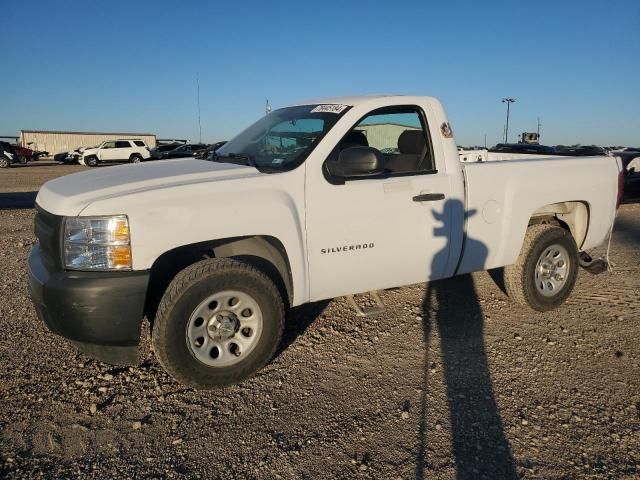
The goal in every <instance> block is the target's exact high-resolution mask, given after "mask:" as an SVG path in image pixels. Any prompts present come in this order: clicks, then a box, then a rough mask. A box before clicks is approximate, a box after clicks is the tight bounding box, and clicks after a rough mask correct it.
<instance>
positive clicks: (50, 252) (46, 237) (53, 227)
mask: <svg viewBox="0 0 640 480" xmlns="http://www.w3.org/2000/svg"><path fill="white" fill-rule="evenodd" d="M34 222H35V232H36V237H38V241H39V242H40V254H41V255H42V261H43V263H44V265H45V266H46V267H47V269H48V270H54V271H56V270H57V271H60V270H62V262H61V260H60V251H61V245H60V242H61V238H62V233H61V230H62V216H60V215H54V214H53V213H49V212H47V211H46V210H44V209H43V208H42V207H40V205H38V204H36V217H35V220H34Z"/></svg>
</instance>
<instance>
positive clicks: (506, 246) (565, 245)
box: [29, 96, 622, 388]
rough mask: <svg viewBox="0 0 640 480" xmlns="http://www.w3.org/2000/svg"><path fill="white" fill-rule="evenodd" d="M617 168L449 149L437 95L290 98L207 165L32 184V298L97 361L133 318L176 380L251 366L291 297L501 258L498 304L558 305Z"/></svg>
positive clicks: (596, 232)
mask: <svg viewBox="0 0 640 480" xmlns="http://www.w3.org/2000/svg"><path fill="white" fill-rule="evenodd" d="M621 178H622V177H621V166H620V162H619V160H617V159H616V158H613V157H606V156H603V157H588V158H585V157H582V158H578V157H573V158H549V157H548V156H547V157H544V158H540V159H529V160H522V161H520V160H509V161H504V162H502V161H492V162H487V163H463V162H461V161H460V159H459V157H458V152H457V149H456V144H455V141H454V139H453V134H452V129H451V126H450V124H449V122H448V120H447V116H446V114H445V111H444V110H443V108H442V105H441V104H440V102H439V101H438V100H436V99H435V98H430V97H414V96H372V97H355V98H334V99H324V100H317V101H309V102H303V103H299V104H295V105H292V106H289V107H286V108H281V109H279V110H275V111H273V112H272V113H270V114H269V115H267V116H265V117H264V118H262V119H260V120H259V121H257V122H256V123H255V124H253V125H252V126H250V127H249V128H248V129H246V130H245V131H243V132H242V133H240V134H239V135H238V136H237V137H235V138H234V139H233V140H231V141H230V142H228V143H227V144H226V145H224V146H223V147H222V148H220V149H219V150H218V151H217V152H216V155H215V157H214V158H213V160H212V161H203V160H194V159H189V160H187V159H177V160H169V161H166V162H155V163H150V164H139V165H125V166H117V167H111V168H108V169H100V170H98V171H91V172H83V173H77V174H74V175H69V176H65V177H61V178H58V179H55V180H52V181H50V182H48V183H46V184H45V185H44V186H43V187H42V188H41V190H40V192H39V193H38V196H37V199H36V203H37V205H36V208H37V214H36V218H35V230H36V235H37V237H38V240H39V242H38V243H37V244H36V245H35V246H34V248H33V252H32V254H31V257H30V259H29V271H30V289H31V295H32V299H33V302H34V304H35V306H36V309H37V311H38V315H39V316H40V318H41V319H42V320H43V321H44V322H45V323H46V324H47V325H48V327H49V328H50V329H51V330H52V331H54V332H57V333H58V334H60V335H63V336H65V337H67V338H68V339H70V340H71V341H73V342H74V343H75V344H76V345H77V346H78V347H79V348H80V349H81V350H82V351H84V352H87V353H89V354H90V355H92V356H94V357H96V358H99V359H102V360H105V361H109V362H111V363H130V362H135V361H136V356H137V349H138V344H139V341H140V328H141V322H142V320H143V318H144V317H145V316H146V317H147V318H148V319H149V320H150V322H151V326H152V344H153V349H154V351H155V354H156V356H157V358H158V359H159V361H160V363H161V364H162V365H163V367H164V368H165V369H166V370H167V371H168V372H169V373H170V374H171V375H172V376H173V377H174V378H176V379H177V380H179V381H181V382H183V383H185V384H188V385H191V386H194V387H197V388H210V387H214V386H220V385H226V384H230V383H233V382H236V381H239V380H241V379H243V378H246V377H247V376H249V375H251V374H252V373H253V372H255V371H256V370H257V369H259V368H261V367H262V366H263V365H265V363H267V362H268V361H269V359H270V358H271V357H272V355H273V354H274V352H275V350H276V347H277V346H278V344H279V342H280V339H281V335H282V331H283V324H284V321H285V309H286V308H288V307H292V306H296V305H300V304H304V303H307V302H313V301H316V300H322V299H329V298H333V297H338V296H347V297H350V299H351V300H353V297H352V295H354V294H360V293H364V292H377V291H380V290H384V289H387V288H391V287H398V286H402V285H408V284H413V283H418V282H427V281H433V280H438V279H441V278H446V277H451V276H453V275H460V274H464V273H468V272H474V271H479V270H487V269H495V268H502V267H504V278H505V284H506V290H507V293H508V294H509V296H510V297H512V299H513V300H514V301H516V302H518V303H520V304H522V305H524V306H529V307H531V308H533V309H535V310H539V311H545V310H549V309H551V308H554V307H556V306H558V305H560V304H561V303H562V302H564V301H565V299H566V298H567V297H568V295H569V294H570V292H571V290H572V289H573V286H574V283H575V281H576V276H577V273H578V267H579V252H585V251H587V250H589V249H592V248H593V247H596V246H598V245H600V244H601V243H602V242H604V241H605V239H606V238H607V235H608V233H609V231H610V229H611V227H612V224H613V221H614V217H615V212H616V207H617V196H618V197H619V195H620V193H621V192H620V181H621ZM374 298H376V299H379V298H380V297H379V296H378V295H377V294H375V293H374ZM352 303H353V305H354V306H356V311H357V313H358V314H365V315H366V314H368V313H370V312H368V311H367V310H365V309H363V308H360V307H358V306H357V304H356V302H355V301H354V302H352ZM380 306H382V305H380Z"/></svg>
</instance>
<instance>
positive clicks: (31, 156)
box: [13, 145, 49, 163]
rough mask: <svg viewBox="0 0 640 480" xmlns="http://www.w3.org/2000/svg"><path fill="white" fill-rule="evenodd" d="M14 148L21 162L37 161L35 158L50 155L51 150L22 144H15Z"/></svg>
mask: <svg viewBox="0 0 640 480" xmlns="http://www.w3.org/2000/svg"><path fill="white" fill-rule="evenodd" d="M13 149H14V151H15V154H16V156H17V157H18V161H19V162H20V163H27V162H29V161H35V160H38V159H39V158H40V157H44V156H47V155H49V152H45V151H40V150H33V149H31V148H29V147H23V146H21V145H13Z"/></svg>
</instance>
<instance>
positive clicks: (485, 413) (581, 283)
mask: <svg viewBox="0 0 640 480" xmlns="http://www.w3.org/2000/svg"><path fill="white" fill-rule="evenodd" d="M80 169H82V167H77V166H76V167H64V166H34V167H25V168H14V169H10V170H6V171H0V207H3V209H2V210H0V267H1V269H2V270H1V272H2V273H1V276H0V292H1V295H2V301H1V302H0V331H1V332H2V333H1V335H0V380H1V382H0V457H1V463H0V477H3V478H36V477H45V478H62V477H73V478H92V479H94V478H132V477H155V478H161V477H162V478H174V477H180V476H184V477H189V478H286V479H289V478H291V479H295V478H382V479H393V478H402V479H408V478H430V479H448V478H488V479H497V478H518V477H521V478H545V479H548V478H616V479H617V478H640V357H639V352H638V345H639V342H638V340H639V338H640V322H639V319H640V318H639V317H640V309H639V308H638V303H637V299H638V292H639V291H640V204H628V205H624V206H623V207H622V208H621V210H620V212H619V216H618V223H617V226H616V230H615V232H614V242H613V246H612V252H611V259H612V262H613V263H614V271H613V272H612V273H605V274H602V275H599V276H593V275H590V274H588V273H586V272H584V271H582V272H580V275H579V279H578V284H577V286H576V290H575V292H574V294H573V296H572V297H571V299H570V301H569V302H568V303H567V304H566V305H565V306H563V307H562V308H560V309H558V310H556V311H553V312H551V313H547V314H540V313H532V312H530V311H527V310H524V309H521V308H518V307H515V306H513V305H511V304H510V303H509V302H508V300H507V298H506V297H505V295H504V294H503V293H502V291H501V290H500V289H499V288H498V287H497V286H496V285H495V284H494V283H493V281H492V280H491V277H490V276H489V275H488V274H486V273H482V274H477V275H473V276H464V277H459V278H455V279H452V280H447V281H442V282H435V283H432V284H430V285H428V286H424V285H418V286H413V287H408V288H402V289H398V290H392V291H388V292H385V294H384V295H383V297H384V300H385V302H386V303H387V304H388V306H389V309H388V311H387V312H386V313H385V314H383V315H381V316H378V317H374V318H366V319H361V318H358V317H356V316H355V315H354V313H353V312H352V311H351V310H350V308H349V307H348V306H347V304H346V303H345V302H344V300H334V301H332V302H330V303H328V304H315V305H310V306H306V307H304V308H299V309H297V310H295V311H294V312H293V313H292V314H291V315H290V318H289V321H288V327H287V331H286V338H285V342H284V345H283V347H282V350H281V352H280V353H279V355H278V356H277V357H276V359H275V360H274V361H273V362H272V363H271V364H270V365H269V366H268V367H267V368H265V369H264V370H263V371H261V372H260V373H259V374H258V375H257V376H256V377H254V378H253V379H251V380H249V381H247V382H245V383H243V384H241V385H238V386H235V387H231V388H227V389H225V390H220V391H213V392H205V393H203V392H197V391H193V390H190V389H185V388H184V387H182V386H181V385H179V384H177V383H175V382H173V381H172V380H171V379H170V378H169V377H168V376H167V375H165V374H164V373H163V372H162V370H161V369H160V367H159V366H158V363H157V362H156V360H155V359H154V357H153V354H152V353H151V352H150V350H149V347H148V334H145V340H144V345H145V349H144V353H143V358H142V360H141V364H140V365H139V366H138V367H135V368H118V367H112V366H109V365H105V364H101V363H98V362H95V361H92V360H89V359H88V358H86V357H83V356H81V355H80V354H78V353H76V352H75V351H74V349H73V348H72V347H71V346H70V345H69V344H67V343H66V342H65V341H64V340H63V339H62V338H59V337H57V336H55V335H53V334H50V333H49V332H48V331H47V330H46V329H45V327H44V326H43V325H42V324H41V323H40V322H39V321H38V319H37V318H36V315H35V312H34V310H33V308H32V306H31V303H30V301H29V298H28V294H27V288H26V281H25V264H26V259H27V256H28V255H29V251H30V248H31V245H32V243H33V242H34V236H33V233H32V232H33V227H32V220H33V214H34V211H33V209H32V208H31V207H32V205H33V199H34V195H35V194H34V193H30V192H35V191H36V190H37V189H38V187H39V185H40V184H41V183H42V182H43V181H44V180H46V179H48V178H53V177H54V176H58V175H62V174H66V173H70V172H72V171H77V170H80ZM8 207H9V208H8Z"/></svg>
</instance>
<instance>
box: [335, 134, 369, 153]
mask: <svg viewBox="0 0 640 480" xmlns="http://www.w3.org/2000/svg"><path fill="white" fill-rule="evenodd" d="M368 146H369V142H368V141H367V136H366V135H365V134H364V133H362V132H361V131H359V130H351V131H350V132H349V133H347V136H346V137H344V138H343V139H342V141H341V142H340V150H344V149H345V148H349V147H368Z"/></svg>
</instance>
